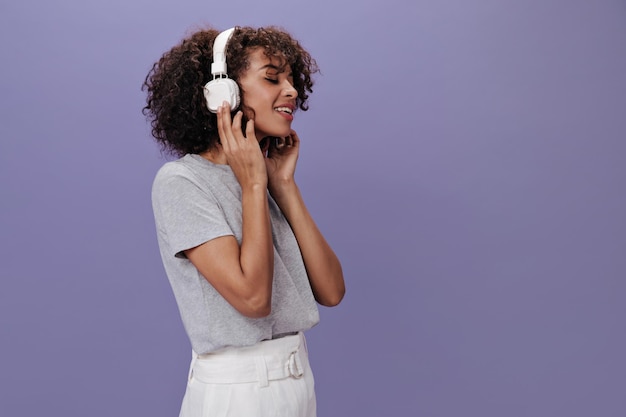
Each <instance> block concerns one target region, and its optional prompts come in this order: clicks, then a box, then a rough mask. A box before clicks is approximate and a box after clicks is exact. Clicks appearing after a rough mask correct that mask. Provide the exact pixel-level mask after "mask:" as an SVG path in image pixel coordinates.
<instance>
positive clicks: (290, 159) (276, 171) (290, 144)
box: [265, 129, 300, 194]
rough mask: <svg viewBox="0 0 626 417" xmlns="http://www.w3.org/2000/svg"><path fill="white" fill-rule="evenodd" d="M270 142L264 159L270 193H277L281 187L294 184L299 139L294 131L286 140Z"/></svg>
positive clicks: (280, 139)
mask: <svg viewBox="0 0 626 417" xmlns="http://www.w3.org/2000/svg"><path fill="white" fill-rule="evenodd" d="M276 140H278V143H276V142H272V143H271V144H270V147H269V150H268V152H267V158H265V165H266V167H267V176H268V180H269V188H270V192H272V194H274V192H276V191H279V190H280V189H281V188H282V187H283V186H285V185H290V184H293V183H294V174H295V172H296V163H297V161H298V153H299V151H300V138H298V134H297V133H296V131H295V130H293V129H292V130H291V133H290V134H289V136H287V137H286V138H279V139H276Z"/></svg>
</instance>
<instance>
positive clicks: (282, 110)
mask: <svg viewBox="0 0 626 417" xmlns="http://www.w3.org/2000/svg"><path fill="white" fill-rule="evenodd" d="M274 110H276V111H279V112H282V113H287V114H293V110H292V109H291V108H289V107H283V106H281V107H276V108H275V109H274Z"/></svg>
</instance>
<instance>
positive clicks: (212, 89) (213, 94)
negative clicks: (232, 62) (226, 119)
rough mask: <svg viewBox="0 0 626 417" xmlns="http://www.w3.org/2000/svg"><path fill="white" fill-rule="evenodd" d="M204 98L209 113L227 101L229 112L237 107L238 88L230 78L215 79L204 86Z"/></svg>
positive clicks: (215, 110)
mask: <svg viewBox="0 0 626 417" xmlns="http://www.w3.org/2000/svg"><path fill="white" fill-rule="evenodd" d="M204 98H205V100H206V105H207V107H208V108H209V111H210V112H211V113H217V108H218V107H219V106H221V105H222V103H224V101H227V102H228V104H229V105H230V111H233V110H235V109H237V107H239V86H238V85H237V83H236V82H235V81H233V80H231V79H230V78H216V79H214V80H212V81H209V82H208V83H206V84H205V85H204Z"/></svg>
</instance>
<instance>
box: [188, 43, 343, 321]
mask: <svg viewBox="0 0 626 417" xmlns="http://www.w3.org/2000/svg"><path fill="white" fill-rule="evenodd" d="M249 62H250V67H249V69H248V70H247V71H246V72H245V73H244V74H243V75H242V76H241V77H240V79H239V85H240V87H241V91H242V94H243V99H244V100H243V101H244V102H245V103H246V107H247V108H248V109H251V110H252V111H250V112H249V114H246V116H247V117H248V118H249V119H250V120H249V121H248V124H247V125H246V132H245V135H244V134H243V133H242V130H241V119H242V116H243V114H242V112H241V111H239V112H237V113H236V114H235V116H234V117H233V118H232V120H231V113H230V111H229V109H228V105H227V104H226V107H224V106H222V107H220V109H219V110H218V113H217V121H218V132H219V136H220V142H221V145H220V146H218V147H216V148H214V149H211V150H209V151H207V152H205V153H203V154H201V155H202V156H203V157H205V158H207V159H208V160H210V161H211V162H213V163H218V164H228V165H230V167H231V168H232V170H233V173H234V174H235V176H236V178H237V181H239V184H240V185H241V190H242V211H243V219H242V220H243V235H242V242H241V246H239V244H238V243H237V241H236V240H235V238H234V237H233V236H223V237H218V238H216V239H212V240H210V241H208V242H205V243H203V244H202V245H200V246H197V247H195V248H192V249H189V250H187V251H185V254H186V255H187V258H188V259H189V260H190V261H191V262H192V263H193V264H194V266H195V267H196V268H197V269H198V270H199V271H200V273H201V274H202V275H203V276H204V277H206V279H207V280H208V281H209V282H210V283H211V285H213V287H214V288H215V289H216V290H217V291H218V292H219V293H220V294H221V295H222V296H223V297H224V298H225V299H226V300H227V301H228V302H229V303H230V304H231V305H232V306H233V307H234V308H235V309H237V310H238V311H239V312H240V313H241V314H243V315H245V316H247V317H252V318H258V317H265V316H267V315H269V314H270V312H271V304H272V279H273V273H274V271H273V266H274V255H273V244H272V230H271V223H270V217H269V208H268V201H267V195H266V190H269V191H270V194H271V195H272V197H273V198H274V200H275V201H276V203H277V204H278V206H279V207H280V209H281V211H282V212H283V214H284V215H285V218H286V219H287V221H288V222H289V224H290V225H291V228H292V230H293V232H294V235H295V236H296V240H297V241H298V246H299V247H300V252H301V253H302V258H303V260H304V265H305V267H306V270H307V275H308V277H309V282H310V283H311V288H312V290H313V295H314V296H315V299H316V300H317V302H318V303H320V304H322V305H324V306H329V307H330V306H335V305H337V304H339V303H340V302H341V300H342V298H343V296H344V294H345V283H344V279H343V272H342V269H341V264H340V263H339V260H338V258H337V256H336V255H335V253H334V252H333V250H332V248H331V247H330V245H329V244H328V242H326V239H325V238H324V236H323V235H322V233H321V232H320V231H319V229H318V227H317V225H316V224H315V222H314V220H313V218H312V217H311V215H310V213H309V211H308V209H307V207H306V205H305V203H304V200H303V199H302V195H301V194H300V190H299V188H298V186H297V184H296V182H295V179H294V173H295V170H296V164H297V160H298V154H299V150H300V139H299V137H298V135H297V133H296V132H295V131H294V130H293V129H291V122H292V120H293V117H291V116H287V115H286V114H285V112H281V111H278V110H276V109H277V108H278V107H285V106H287V107H289V106H291V108H292V109H295V100H296V97H297V91H296V90H295V89H294V88H293V78H292V76H291V69H290V68H289V67H288V66H287V67H282V66H281V65H280V64H281V63H280V62H279V61H278V60H277V59H275V58H274V59H270V58H268V57H266V56H265V55H264V54H263V50H262V49H258V48H257V49H253V50H251V51H249ZM253 117H254V119H252V118H253ZM267 137H278V138H283V141H282V142H281V145H279V146H277V145H276V142H273V141H269V140H266V141H263V139H264V138H267ZM259 143H264V144H265V145H264V146H263V149H262V148H261V146H260V144H259ZM216 259H219V262H215V260H216Z"/></svg>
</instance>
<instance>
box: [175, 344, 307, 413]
mask: <svg viewBox="0 0 626 417" xmlns="http://www.w3.org/2000/svg"><path fill="white" fill-rule="evenodd" d="M231 416H232V417H266V416H267V417H283V416H284V417H315V416H316V403H315V390H314V380H313V373H312V372H311V367H310V365H309V358H308V353H307V349H306V341H305V338H304V334H303V333H302V332H300V333H298V334H297V335H293V336H285V337H282V338H280V339H274V340H264V341H262V342H259V343H257V344H256V345H254V346H249V347H243V348H225V349H220V350H219V351H216V352H212V353H208V354H206V355H198V354H196V353H194V354H193V357H192V360H191V366H190V370H189V379H188V382H187V391H186V392H185V397H184V398H183V404H182V407H181V410H180V417H231Z"/></svg>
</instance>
